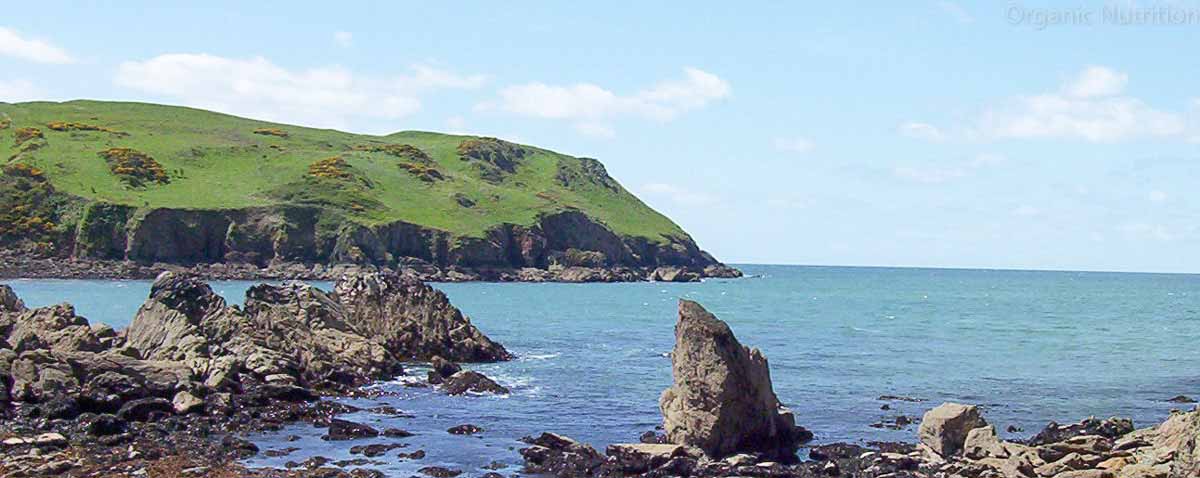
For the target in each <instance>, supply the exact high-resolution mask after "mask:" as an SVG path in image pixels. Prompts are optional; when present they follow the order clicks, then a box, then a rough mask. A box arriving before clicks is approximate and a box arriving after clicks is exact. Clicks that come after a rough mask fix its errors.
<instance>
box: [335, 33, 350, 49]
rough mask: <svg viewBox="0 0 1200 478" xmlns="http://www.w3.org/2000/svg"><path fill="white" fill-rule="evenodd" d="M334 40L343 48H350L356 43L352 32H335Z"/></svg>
mask: <svg viewBox="0 0 1200 478" xmlns="http://www.w3.org/2000/svg"><path fill="white" fill-rule="evenodd" d="M333 42H334V43H336V44H337V46H340V47H342V48H349V47H350V45H353V44H354V34H353V33H350V32H333Z"/></svg>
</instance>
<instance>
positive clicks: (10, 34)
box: [0, 27, 75, 64]
mask: <svg viewBox="0 0 1200 478" xmlns="http://www.w3.org/2000/svg"><path fill="white" fill-rule="evenodd" d="M0 56H10V57H13V58H20V59H22V60H28V61H33V62H37V63H55V64H64V63H74V62H75V59H74V58H72V57H71V55H70V54H68V53H67V52H66V50H63V49H62V48H59V47H57V46H54V45H52V44H50V43H48V42H46V41H43V40H37V39H30V38H24V37H22V36H21V34H20V33H17V32H16V31H15V30H11V29H8V28H4V27H0Z"/></svg>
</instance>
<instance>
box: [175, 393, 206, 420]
mask: <svg viewBox="0 0 1200 478" xmlns="http://www.w3.org/2000/svg"><path fill="white" fill-rule="evenodd" d="M171 407H172V408H173V409H174V410H175V413H177V414H179V415H187V414H189V413H192V412H199V411H202V410H204V400H202V399H200V398H198V397H196V396H195V395H192V394H191V393H189V392H188V391H186V390H184V391H180V392H179V393H176V394H175V397H174V398H172V399H171Z"/></svg>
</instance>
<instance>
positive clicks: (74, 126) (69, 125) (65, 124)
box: [46, 121, 129, 136]
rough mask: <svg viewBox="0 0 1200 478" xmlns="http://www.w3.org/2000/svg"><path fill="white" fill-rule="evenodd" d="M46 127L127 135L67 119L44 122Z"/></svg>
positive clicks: (56, 129)
mask: <svg viewBox="0 0 1200 478" xmlns="http://www.w3.org/2000/svg"><path fill="white" fill-rule="evenodd" d="M46 127H47V128H50V129H52V130H54V131H99V132H102V133H112V134H115V135H117V136H129V135H128V134H127V133H123V132H121V131H117V130H115V129H111V128H107V127H104V126H97V125H93V124H86V123H74V122H69V121H51V122H49V123H46Z"/></svg>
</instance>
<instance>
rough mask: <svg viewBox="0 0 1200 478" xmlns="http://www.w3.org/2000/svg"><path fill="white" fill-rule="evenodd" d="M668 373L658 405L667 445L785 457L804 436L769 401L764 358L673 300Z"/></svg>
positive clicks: (696, 307) (715, 453)
mask: <svg viewBox="0 0 1200 478" xmlns="http://www.w3.org/2000/svg"><path fill="white" fill-rule="evenodd" d="M671 370H672V373H673V375H674V377H675V383H674V385H672V386H671V387H670V388H668V389H667V390H666V391H665V392H663V394H662V398H661V400H660V407H661V408H662V413H663V427H664V429H665V430H666V433H667V439H668V440H669V441H670V442H672V443H676V444H680V445H688V446H695V447H698V448H700V449H701V450H703V451H704V452H705V453H706V454H708V455H709V456H712V457H718V458H719V457H724V456H727V455H731V454H735V453H739V452H755V453H762V454H765V455H768V456H772V457H776V458H778V459H780V460H791V459H794V457H795V452H796V449H797V447H798V446H799V444H800V443H801V442H802V441H804V440H805V439H806V438H811V435H809V434H808V433H807V432H806V431H805V430H803V429H802V428H799V427H797V426H796V424H795V418H794V417H793V416H792V413H791V412H790V411H789V410H788V409H786V408H784V407H783V406H782V405H781V404H780V403H779V399H778V398H776V396H775V392H774V390H773V389H772V386H771V373H770V369H769V368H768V366H767V359H766V357H764V356H763V355H762V353H761V352H759V351H758V349H750V348H748V347H745V346H743V345H741V344H740V343H738V340H737V338H736V337H734V335H733V332H732V331H731V330H730V329H729V326H728V325H726V324H725V323H724V322H722V321H720V320H718V319H717V318H716V317H714V316H713V315H712V314H710V313H708V311H706V310H704V308H703V307H701V306H700V304H697V303H695V302H692V301H688V300H680V301H679V321H678V322H677V323H676V325H675V349H674V350H673V351H672V352H671Z"/></svg>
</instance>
